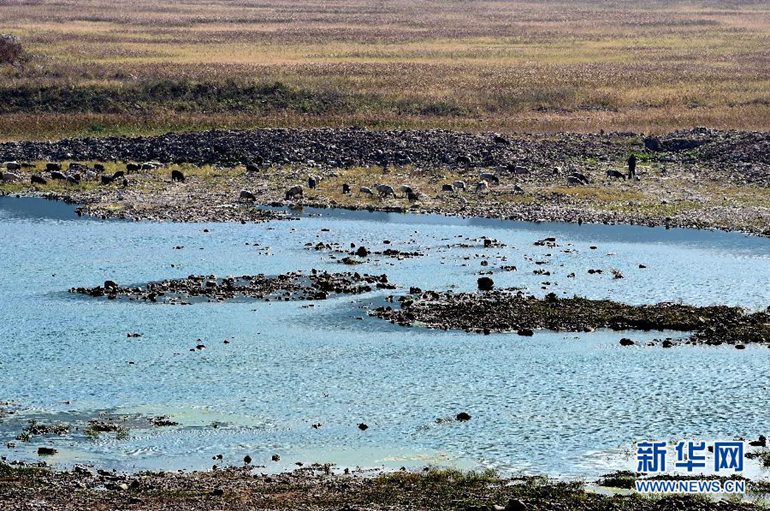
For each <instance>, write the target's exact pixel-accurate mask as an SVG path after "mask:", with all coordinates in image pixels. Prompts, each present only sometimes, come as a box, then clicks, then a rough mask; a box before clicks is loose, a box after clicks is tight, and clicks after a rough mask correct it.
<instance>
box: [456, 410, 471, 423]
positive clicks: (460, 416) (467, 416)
mask: <svg viewBox="0 0 770 511" xmlns="http://www.w3.org/2000/svg"><path fill="white" fill-rule="evenodd" d="M455 419H456V420H457V421H459V422H466V421H469V420H471V416H470V414H469V413H467V412H460V413H458V414H457V415H456V416H455Z"/></svg>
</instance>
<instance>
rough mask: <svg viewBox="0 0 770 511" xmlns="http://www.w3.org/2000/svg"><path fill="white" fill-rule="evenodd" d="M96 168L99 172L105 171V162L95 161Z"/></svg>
mask: <svg viewBox="0 0 770 511" xmlns="http://www.w3.org/2000/svg"><path fill="white" fill-rule="evenodd" d="M94 170H95V171H97V172H104V164H102V163H94Z"/></svg>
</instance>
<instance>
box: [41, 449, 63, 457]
mask: <svg viewBox="0 0 770 511" xmlns="http://www.w3.org/2000/svg"><path fill="white" fill-rule="evenodd" d="M57 452H59V451H57V450H56V449H54V448H53V447H38V448H37V455H38V456H53V455H54V454H56V453H57Z"/></svg>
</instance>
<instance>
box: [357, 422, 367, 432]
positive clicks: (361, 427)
mask: <svg viewBox="0 0 770 511" xmlns="http://www.w3.org/2000/svg"><path fill="white" fill-rule="evenodd" d="M358 429H360V430H361V431H366V430H367V429H369V426H368V425H367V424H366V423H364V422H362V423H360V424H359V425H358Z"/></svg>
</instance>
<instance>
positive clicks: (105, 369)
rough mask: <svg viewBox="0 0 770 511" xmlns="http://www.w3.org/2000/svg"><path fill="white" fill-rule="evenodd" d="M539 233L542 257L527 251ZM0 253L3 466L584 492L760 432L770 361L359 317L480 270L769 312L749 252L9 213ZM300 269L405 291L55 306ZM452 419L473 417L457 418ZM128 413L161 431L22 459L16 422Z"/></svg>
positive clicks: (451, 232)
mask: <svg viewBox="0 0 770 511" xmlns="http://www.w3.org/2000/svg"><path fill="white" fill-rule="evenodd" d="M318 215H320V216H318ZM547 237H554V238H556V239H557V242H556V245H558V246H548V245H547V244H541V245H535V242H536V241H538V240H542V239H544V238H547ZM0 238H1V239H2V240H3V243H2V245H1V246H0V260H1V261H2V262H3V263H2V270H3V278H2V279H0V294H1V295H2V304H1V305H0V343H1V345H2V349H1V350H0V374H2V378H0V401H7V402H9V403H10V404H8V405H6V406H5V408H7V409H8V410H9V411H11V412H13V413H9V414H7V415H2V416H0V421H1V422H0V440H2V445H5V444H6V442H14V443H15V447H14V448H4V449H3V450H4V452H3V454H4V455H6V456H8V458H9V459H37V455H36V452H37V449H38V447H40V446H51V447H54V448H56V449H58V453H57V454H56V455H55V456H51V457H48V458H46V461H49V462H51V463H59V464H62V465H67V464H72V463H75V462H92V463H95V464H97V465H98V466H108V467H115V468H119V469H125V470H134V469H144V468H157V469H176V468H207V467H210V466H211V465H212V464H214V463H218V464H229V463H231V464H240V463H241V460H242V459H243V457H244V456H245V455H249V456H250V457H251V458H252V459H253V463H254V464H259V465H266V466H267V468H266V469H265V470H286V469H290V468H293V467H294V466H295V465H294V463H295V462H303V463H309V462H332V463H338V464H340V465H347V466H351V465H361V466H387V467H394V468H397V467H400V466H402V465H407V466H419V465H425V464H437V465H453V466H459V467H463V468H472V467H476V466H491V467H495V468H500V469H503V470H510V471H529V472H536V473H547V474H552V475H557V474H558V475H575V476H596V475H599V474H601V473H604V472H607V471H609V470H611V469H628V468H631V461H630V460H629V458H628V456H629V451H630V448H631V444H632V442H633V441H635V440H640V439H649V438H653V439H666V440H668V439H680V438H693V437H695V438H701V439H722V438H734V437H737V436H745V437H752V438H753V437H756V436H757V435H759V434H767V430H766V428H767V424H768V418H769V414H768V411H767V407H766V396H767V394H768V387H770V371H768V369H770V350H768V349H767V348H766V347H759V346H751V345H750V346H748V348H747V349H746V350H735V349H734V348H732V347H726V346H720V347H701V346H682V347H675V348H674V349H667V350H664V349H662V348H657V347H652V348H647V347H638V346H633V347H629V348H623V347H620V346H619V344H618V341H619V339H620V338H621V337H631V338H633V339H635V340H638V341H640V343H641V344H643V343H644V341H647V340H650V339H653V338H660V337H662V336H663V337H665V336H672V337H681V336H682V335H683V334H682V332H637V331H634V332H614V331H607V330H597V331H594V332H590V333H564V332H561V333H555V332H548V331H536V332H535V335H534V336H532V337H521V336H518V335H516V334H515V333H492V334H491V335H488V336H479V335H478V334H474V333H465V332H462V331H448V332H444V331H436V330H428V329H423V328H404V327H401V326H398V325H392V324H390V323H388V322H385V321H382V320H380V319H377V318H372V317H369V316H368V315H367V310H369V309H371V308H374V307H380V306H382V305H383V303H384V302H385V298H386V297H387V296H389V295H401V294H407V293H408V292H409V288H410V287H420V288H422V289H426V290H427V289H431V290H438V291H442V290H453V291H456V292H472V291H475V288H476V285H477V284H476V283H477V279H478V278H479V277H480V276H482V274H484V275H486V274H488V273H489V272H491V275H489V276H490V277H491V278H493V279H494V281H495V285H496V287H518V288H523V289H524V290H526V291H527V292H528V293H531V294H534V295H535V296H538V297H543V296H546V295H547V294H548V293H555V294H556V295H557V296H559V297H560V298H569V297H572V296H573V295H578V296H584V297H587V298H592V299H612V300H614V301H619V302H624V303H628V304H649V303H658V302H665V301H671V302H677V301H680V302H682V303H684V304H689V305H702V306H707V305H717V304H719V305H737V306H742V307H745V308H747V309H748V310H750V311H760V310H764V309H765V308H766V307H767V305H770V289H768V287H767V286H766V285H765V283H766V282H770V264H768V263H769V262H770V243H768V241H767V240H766V239H762V238H752V237H746V236H743V235H739V234H729V233H721V232H706V231H687V230H668V231H667V230H664V229H648V228H641V227H626V226H600V225H597V226H587V225H583V226H577V225H566V224H525V223H517V222H504V221H493V220H476V219H470V220H466V219H457V218H444V217H436V216H427V215H426V216H407V215H398V214H385V213H357V212H350V211H334V210H325V211H306V212H305V213H304V214H303V215H302V217H301V218H300V220H299V221H292V222H271V223H263V224H256V225H254V224H248V225H241V224H171V223H140V222H137V223H129V222H102V221H95V220H91V219H84V218H81V219H78V218H77V217H76V215H75V214H74V212H73V208H72V207H70V206H66V205H62V204H59V203H55V202H45V201H39V200H36V199H13V198H8V197H2V198H0ZM485 239H487V240H494V242H485V241H484V240H485ZM319 243H320V244H321V245H320V248H316V247H319ZM485 244H486V245H487V246H486V247H485ZM327 246H328V247H329V248H328V249H327V248H325V247H327ZM360 247H365V248H366V249H367V254H366V255H365V256H361V257H359V256H358V255H356V253H357V251H358V248H360ZM394 251H399V253H405V254H419V256H416V257H393V256H392V254H394V253H395V252H394ZM351 252H352V253H353V254H352V255H351ZM345 258H352V259H353V260H355V262H356V263H359V264H355V266H353V267H351V266H350V265H349V264H344V263H342V262H341V261H343V259H345ZM640 266H643V267H640ZM514 267H515V271H514V269H513V268H514ZM313 269H315V270H317V271H319V272H329V273H330V274H332V273H334V274H336V273H343V272H358V273H360V274H361V275H364V274H369V275H377V276H379V275H382V274H387V276H388V282H389V283H394V284H397V285H398V286H399V288H398V289H395V290H391V289H378V288H377V287H376V285H372V291H371V292H368V293H365V294H357V295H356V296H349V295H339V296H330V297H328V298H327V299H325V300H305V301H277V300H271V301H270V302H263V301H259V300H235V301H223V302H216V303H192V304H191V305H189V306H185V307H166V306H163V305H162V304H156V303H152V302H149V301H148V302H145V301H143V300H139V301H127V300H108V299H106V298H104V299H96V300H94V299H91V298H90V297H78V296H75V295H73V294H71V293H68V290H69V289H70V288H73V287H81V286H88V287H94V286H100V285H102V284H103V283H104V281H105V280H108V279H109V280H113V281H115V282H117V283H120V284H121V285H138V284H140V283H148V282H160V281H163V280H166V279H185V278H187V277H188V276H189V275H204V276H216V278H217V279H221V278H224V277H226V276H228V275H259V274H262V275H273V276H275V275H282V274H287V273H290V272H297V271H302V272H303V274H305V275H309V274H311V272H312V270H313ZM599 269H601V270H602V272H601V273H599V272H596V271H594V272H592V273H589V270H599ZM613 270H617V271H618V272H620V273H622V275H623V278H622V279H618V278H615V277H614V275H615V274H614V273H613ZM546 272H547V274H546ZM571 274H574V277H570V275H571ZM218 282H220V280H218ZM134 333H135V334H139V335H138V336H129V334H134ZM225 341H227V342H225ZM199 346H204V347H203V348H199ZM460 412H467V413H468V414H470V416H471V420H467V421H456V420H453V419H454V418H455V416H456V414H458V413H460ZM139 416H141V417H158V416H168V417H169V418H170V420H171V421H173V422H175V423H177V424H174V425H169V426H163V427H155V426H152V424H150V425H148V426H147V427H141V428H140V427H136V428H133V429H132V428H130V427H129V429H128V432H127V435H116V434H112V433H111V432H109V431H106V432H104V433H102V434H100V435H98V436H94V437H88V438H86V437H85V436H84V435H82V434H80V433H64V434H62V435H57V434H52V435H37V436H33V437H32V438H31V439H29V441H28V442H23V441H19V440H16V439H15V438H16V436H18V435H19V433H20V432H21V431H22V430H23V428H24V427H25V426H27V424H28V422H27V421H28V420H29V419H36V420H37V421H38V422H39V423H51V424H56V423H67V424H73V425H75V427H78V425H87V424H88V423H89V421H91V420H93V419H94V418H98V417H108V418H110V420H112V419H113V418H120V417H139ZM116 420H118V419H116ZM129 423H132V422H131V421H129ZM361 423H365V424H367V425H368V428H367V429H366V430H364V431H362V430H361V429H360V428H359V427H358V425H359V424H361ZM313 425H318V427H313ZM219 454H222V455H223V456H222V459H221V460H219V459H218V458H217V459H216V460H213V461H212V458H216V457H217V456H218V455H219ZM274 454H279V455H280V461H278V462H274V461H272V460H271V459H272V456H273V455H274Z"/></svg>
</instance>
